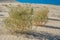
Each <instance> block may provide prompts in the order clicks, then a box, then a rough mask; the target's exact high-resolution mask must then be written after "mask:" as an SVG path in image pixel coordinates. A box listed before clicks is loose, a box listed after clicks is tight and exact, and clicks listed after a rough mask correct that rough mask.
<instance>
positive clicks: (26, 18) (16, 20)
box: [4, 6, 32, 33]
mask: <svg viewBox="0 0 60 40" xmlns="http://www.w3.org/2000/svg"><path fill="white" fill-rule="evenodd" d="M9 15H10V16H9V17H8V18H6V19H5V20H4V23H5V25H6V28H7V29H9V30H10V31H12V32H21V33H23V32H28V31H29V30H30V28H31V20H32V19H31V15H32V8H29V7H28V8H24V7H21V6H16V7H14V6H13V7H10V8H9Z"/></svg>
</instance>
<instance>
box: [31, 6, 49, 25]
mask: <svg viewBox="0 0 60 40" xmlns="http://www.w3.org/2000/svg"><path fill="white" fill-rule="evenodd" d="M48 12H49V10H48V8H47V7H45V6H43V7H42V8H40V9H38V10H35V11H34V15H33V21H32V22H33V25H35V26H42V25H45V24H46V23H47V21H48V19H47V18H48V16H47V15H48Z"/></svg>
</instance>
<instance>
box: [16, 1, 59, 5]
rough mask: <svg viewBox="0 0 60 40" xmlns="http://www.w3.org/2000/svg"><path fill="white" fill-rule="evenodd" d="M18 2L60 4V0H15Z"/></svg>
mask: <svg viewBox="0 0 60 40" xmlns="http://www.w3.org/2000/svg"><path fill="white" fill-rule="evenodd" d="M16 1H18V2H28V3H42V4H55V5H60V0H16Z"/></svg>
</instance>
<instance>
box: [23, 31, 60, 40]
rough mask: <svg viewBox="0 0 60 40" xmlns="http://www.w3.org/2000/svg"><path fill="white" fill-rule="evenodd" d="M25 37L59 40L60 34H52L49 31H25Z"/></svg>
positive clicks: (40, 39)
mask: <svg viewBox="0 0 60 40" xmlns="http://www.w3.org/2000/svg"><path fill="white" fill-rule="evenodd" d="M23 34H24V35H26V37H27V38H36V39H39V40H60V36H58V35H52V34H49V33H42V32H41V33H36V32H27V33H23Z"/></svg>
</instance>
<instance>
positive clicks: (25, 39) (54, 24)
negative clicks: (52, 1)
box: [0, 3, 60, 40]
mask: <svg viewBox="0 0 60 40" xmlns="http://www.w3.org/2000/svg"><path fill="white" fill-rule="evenodd" d="M14 4H15V3H14ZM14 4H13V5H14ZM0 6H1V4H0ZM32 6H33V7H40V6H46V7H48V8H49V14H48V17H49V18H52V16H53V15H52V14H54V13H57V14H59V13H60V6H53V5H42V4H41V5H33V4H32ZM0 15H2V16H0V40H48V39H50V40H55V37H56V35H59V36H60V21H59V20H60V18H58V19H57V18H55V16H53V17H54V18H52V19H49V20H48V23H47V24H46V25H47V26H46V27H35V26H33V28H32V30H33V31H34V32H35V33H31V32H30V33H31V34H29V33H28V35H26V34H25V35H21V34H19V36H16V35H10V33H9V31H8V30H7V29H6V28H5V27H4V25H3V21H2V20H3V19H4V18H5V17H8V16H9V15H8V13H7V12H0ZM40 32H42V33H40ZM54 36H55V37H54ZM59 38H60V37H58V38H57V40H58V39H59Z"/></svg>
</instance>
